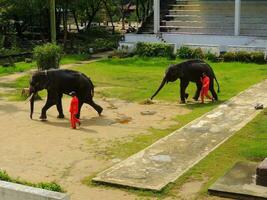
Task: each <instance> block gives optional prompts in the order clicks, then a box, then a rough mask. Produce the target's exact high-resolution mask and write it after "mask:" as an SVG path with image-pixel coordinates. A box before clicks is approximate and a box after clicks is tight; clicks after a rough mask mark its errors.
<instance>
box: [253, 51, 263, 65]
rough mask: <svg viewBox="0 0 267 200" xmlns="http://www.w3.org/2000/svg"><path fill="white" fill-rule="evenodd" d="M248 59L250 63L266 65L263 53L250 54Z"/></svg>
mask: <svg viewBox="0 0 267 200" xmlns="http://www.w3.org/2000/svg"><path fill="white" fill-rule="evenodd" d="M250 58H251V61H252V62H255V63H258V64H263V63H266V60H265V59H264V53H263V52H252V53H251V54H250Z"/></svg>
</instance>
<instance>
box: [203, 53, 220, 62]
mask: <svg viewBox="0 0 267 200" xmlns="http://www.w3.org/2000/svg"><path fill="white" fill-rule="evenodd" d="M205 58H206V59H207V60H209V61H211V62H218V61H219V58H218V57H217V56H216V55H215V54H213V53H211V52H208V53H206V54H205Z"/></svg>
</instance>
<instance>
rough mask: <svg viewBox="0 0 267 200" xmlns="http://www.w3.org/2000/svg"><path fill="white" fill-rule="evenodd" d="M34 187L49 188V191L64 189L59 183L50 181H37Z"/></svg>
mask: <svg viewBox="0 0 267 200" xmlns="http://www.w3.org/2000/svg"><path fill="white" fill-rule="evenodd" d="M36 187H38V188H42V189H45V190H50V191H55V192H64V190H63V189H62V187H61V186H60V185H58V184H57V183H55V182H51V183H44V182H41V183H37V184H36Z"/></svg>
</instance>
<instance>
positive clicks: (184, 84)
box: [180, 80, 189, 103]
mask: <svg viewBox="0 0 267 200" xmlns="http://www.w3.org/2000/svg"><path fill="white" fill-rule="evenodd" d="M188 84H189V81H184V80H181V82H180V98H181V103H185V99H186V93H185V90H186V88H187V86H188Z"/></svg>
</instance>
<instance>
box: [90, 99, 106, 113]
mask: <svg viewBox="0 0 267 200" xmlns="http://www.w3.org/2000/svg"><path fill="white" fill-rule="evenodd" d="M86 103H88V104H89V105H90V106H92V107H93V108H94V109H95V110H96V112H97V113H98V114H99V116H100V115H101V113H102V111H103V108H102V107H101V106H100V105H98V104H96V103H95V102H94V101H93V99H89V100H88V101H87V102H86Z"/></svg>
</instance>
